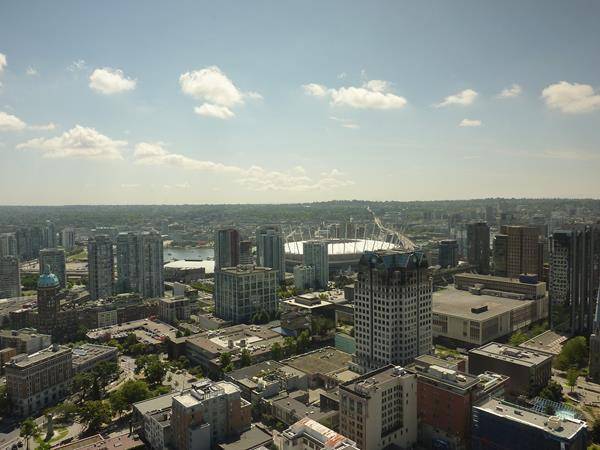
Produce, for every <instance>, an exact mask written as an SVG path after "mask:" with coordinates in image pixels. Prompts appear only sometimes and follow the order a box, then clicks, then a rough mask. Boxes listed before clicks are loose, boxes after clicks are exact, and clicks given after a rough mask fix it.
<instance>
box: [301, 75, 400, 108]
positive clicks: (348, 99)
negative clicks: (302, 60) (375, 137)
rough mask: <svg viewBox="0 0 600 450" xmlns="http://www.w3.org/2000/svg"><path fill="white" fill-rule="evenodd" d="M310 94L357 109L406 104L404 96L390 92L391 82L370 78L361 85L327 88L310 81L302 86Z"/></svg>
mask: <svg viewBox="0 0 600 450" xmlns="http://www.w3.org/2000/svg"><path fill="white" fill-rule="evenodd" d="M302 88H303V89H304V92H305V93H306V94H308V95H311V96H313V97H318V98H325V97H328V98H329V101H330V104H331V105H332V106H348V107H351V108H356V109H399V108H403V107H404V106H406V104H407V101H406V99H405V98H404V97H401V96H399V95H396V94H394V93H392V92H390V83H389V82H387V81H384V80H370V81H366V82H365V83H363V84H362V85H361V86H358V87H357V86H349V87H341V88H339V89H333V88H327V87H326V86H323V85H321V84H316V83H309V84H305V85H303V86H302Z"/></svg>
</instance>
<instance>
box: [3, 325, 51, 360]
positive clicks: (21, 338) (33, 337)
mask: <svg viewBox="0 0 600 450" xmlns="http://www.w3.org/2000/svg"><path fill="white" fill-rule="evenodd" d="M51 344H52V336H50V335H49V334H41V333H38V332H37V330H35V329H34V328H21V329H20V330H1V331H0V348H7V347H12V348H14V349H15V351H16V353H17V354H20V353H26V354H28V355H29V354H31V353H35V352H38V351H40V350H42V349H44V348H48V347H49V346H50V345H51Z"/></svg>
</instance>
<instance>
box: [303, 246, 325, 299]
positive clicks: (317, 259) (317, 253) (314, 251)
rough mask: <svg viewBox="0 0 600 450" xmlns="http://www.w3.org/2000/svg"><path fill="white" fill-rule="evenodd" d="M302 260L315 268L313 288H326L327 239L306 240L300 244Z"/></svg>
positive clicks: (306, 264)
mask: <svg viewBox="0 0 600 450" xmlns="http://www.w3.org/2000/svg"><path fill="white" fill-rule="evenodd" d="M302 262H303V264H304V265H305V266H312V267H313V268H314V269H315V280H314V283H313V285H314V288H315V289H327V284H328V283H329V253H328V244H327V241H318V240H314V241H306V242H304V244H303V246H302Z"/></svg>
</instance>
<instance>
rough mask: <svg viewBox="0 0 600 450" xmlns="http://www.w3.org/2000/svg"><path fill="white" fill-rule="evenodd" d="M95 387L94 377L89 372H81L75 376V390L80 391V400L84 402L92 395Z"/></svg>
mask: <svg viewBox="0 0 600 450" xmlns="http://www.w3.org/2000/svg"><path fill="white" fill-rule="evenodd" d="M93 389H94V378H93V377H92V374H91V373H89V372H79V373H77V374H75V376H74V377H73V392H79V394H80V398H79V401H81V402H83V401H85V400H86V399H88V398H89V397H90V394H91V393H92V391H93Z"/></svg>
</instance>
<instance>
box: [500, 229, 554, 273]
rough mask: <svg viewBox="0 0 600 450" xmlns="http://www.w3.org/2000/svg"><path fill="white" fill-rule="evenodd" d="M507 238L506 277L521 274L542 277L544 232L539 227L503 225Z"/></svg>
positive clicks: (502, 231)
mask: <svg viewBox="0 0 600 450" xmlns="http://www.w3.org/2000/svg"><path fill="white" fill-rule="evenodd" d="M500 232H501V234H505V235H506V236H507V237H506V276H507V277H509V278H516V277H518V276H519V275H521V274H524V273H527V274H536V275H538V276H542V268H543V263H544V244H543V242H544V241H543V232H542V230H541V228H540V227H538V226H528V225H502V227H500Z"/></svg>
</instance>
